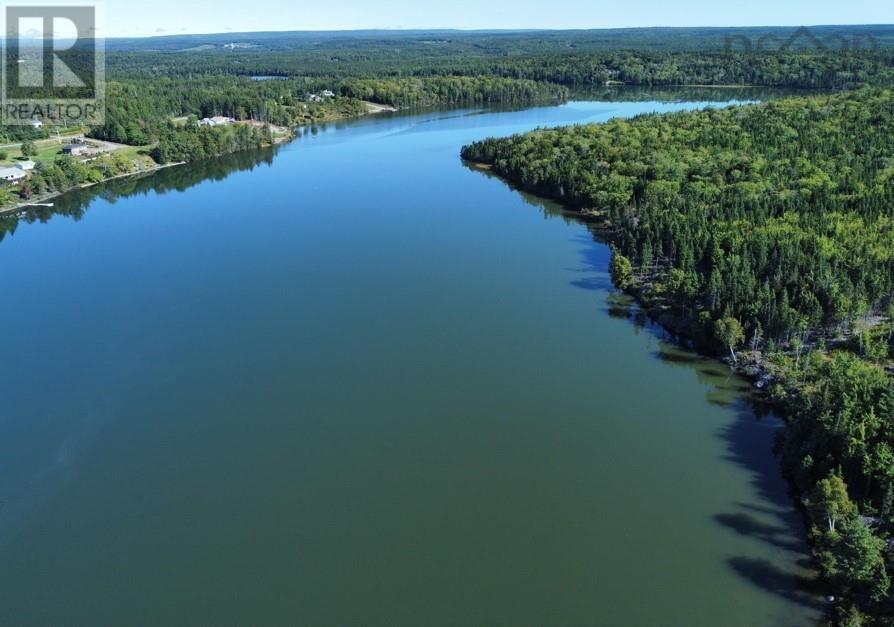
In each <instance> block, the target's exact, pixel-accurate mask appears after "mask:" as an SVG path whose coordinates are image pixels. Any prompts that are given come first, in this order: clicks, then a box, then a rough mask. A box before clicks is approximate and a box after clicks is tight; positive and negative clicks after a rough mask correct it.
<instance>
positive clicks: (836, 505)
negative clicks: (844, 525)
mask: <svg viewBox="0 0 894 627" xmlns="http://www.w3.org/2000/svg"><path fill="white" fill-rule="evenodd" d="M808 509H809V511H810V514H811V516H812V518H813V521H814V523H817V524H825V525H826V528H827V529H826V530H827V531H828V532H830V533H832V532H835V531H836V529H837V526H838V521H839V520H848V519H850V518H851V517H852V516H853V515H854V514H855V513H856V511H857V508H856V507H855V506H854V504H853V502H851V499H850V497H849V496H848V494H847V485H845V483H844V479H842V478H841V476H840V475H838V474H836V473H832V474H830V475H829V476H828V477H826V478H825V479H823V480H821V481H819V482H818V483H817V484H816V486H815V487H814V488H813V491H812V492H811V493H810V495H809V497H808Z"/></svg>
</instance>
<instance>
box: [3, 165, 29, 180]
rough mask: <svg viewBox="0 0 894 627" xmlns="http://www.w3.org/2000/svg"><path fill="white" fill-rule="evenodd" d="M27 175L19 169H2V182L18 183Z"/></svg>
mask: <svg viewBox="0 0 894 627" xmlns="http://www.w3.org/2000/svg"><path fill="white" fill-rule="evenodd" d="M26 176H27V175H26V174H25V172H23V171H22V170H20V169H18V168H0V180H3V181H6V182H7V183H18V182H19V181H21V180H22V179H23V178H25V177H26Z"/></svg>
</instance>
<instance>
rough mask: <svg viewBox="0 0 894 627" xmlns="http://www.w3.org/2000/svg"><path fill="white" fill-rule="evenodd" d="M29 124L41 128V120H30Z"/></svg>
mask: <svg viewBox="0 0 894 627" xmlns="http://www.w3.org/2000/svg"><path fill="white" fill-rule="evenodd" d="M31 126H33V127H34V128H43V120H31Z"/></svg>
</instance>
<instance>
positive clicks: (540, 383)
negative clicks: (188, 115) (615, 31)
mask: <svg viewBox="0 0 894 627" xmlns="http://www.w3.org/2000/svg"><path fill="white" fill-rule="evenodd" d="M691 106H696V105H694V104H688V105H681V104H661V103H656V102H638V103H598V102H577V103H571V104H568V105H565V106H561V107H543V108H535V109H530V110H526V111H516V112H481V111H461V112H452V113H449V114H444V113H436V112H429V113H426V114H423V115H417V116H405V117H392V118H379V119H367V120H363V121H360V122H356V123H349V124H343V125H338V126H330V127H329V128H326V129H317V130H316V131H315V132H310V131H308V132H307V133H305V135H304V136H302V137H301V138H299V139H298V140H297V141H295V142H294V143H292V144H291V145H289V146H286V147H284V148H283V149H281V150H279V151H278V152H277V153H276V154H275V157H274V154H273V151H266V152H259V153H247V154H243V155H239V156H235V157H231V158H228V159H223V160H219V161H215V162H208V163H204V164H194V165H190V166H187V167H184V168H176V169H171V170H169V171H166V172H163V173H160V174H158V175H155V176H153V177H149V178H145V179H141V180H137V181H124V182H119V183H116V184H113V185H110V186H109V187H106V188H104V190H102V193H101V194H100V195H96V194H95V192H91V193H90V194H92V195H89V194H84V193H81V194H75V195H70V196H67V197H65V198H64V199H62V200H61V201H59V202H58V203H57V208H56V210H57V211H62V212H64V213H67V214H69V215H55V216H51V215H49V214H46V213H44V214H38V215H37V216H36V217H37V218H40V219H38V220H35V221H33V222H32V223H28V222H26V221H22V222H20V223H19V224H18V226H17V228H16V230H15V233H14V234H13V235H7V237H6V238H5V239H4V241H3V242H2V243H0V267H2V268H3V273H2V276H0V293H2V295H3V296H2V298H3V302H4V304H5V312H6V324H5V329H4V331H3V332H2V333H0V354H2V368H3V372H2V375H3V376H2V377H0V397H2V399H3V400H2V407H3V409H2V413H0V590H2V594H0V623H3V624H21V625H26V624H34V625H68V624H71V625H87V624H92V625H99V624H108V625H112V624H115V625H124V624H153V625H162V624H179V625H184V624H241V625H248V624H252V625H262V624H302V625H371V626H374V625H489V626H494V625H507V626H509V625H511V626H519V625H531V626H545V625H561V626H566V625H612V626H624V625H672V626H681V625H686V626H698V625H705V626H716V625H743V626H744V625H748V626H753V625H785V626H791V625H809V624H811V623H812V621H813V620H814V619H815V617H816V616H817V609H816V607H815V605H814V601H813V597H811V596H810V595H809V594H808V593H807V592H806V591H804V589H803V584H802V581H801V579H802V578H803V577H805V576H806V573H805V572H804V571H802V569H801V565H802V564H803V563H804V560H805V554H804V552H803V545H802V538H801V534H802V533H803V530H802V529H801V527H800V525H799V522H798V517H797V515H796V514H795V513H794V511H793V510H792V507H791V504H790V501H789V500H788V499H787V497H786V495H785V487H784V485H783V483H782V482H781V480H780V479H779V476H778V470H777V466H776V463H775V461H774V460H773V458H772V456H771V453H770V449H771V440H772V437H773V434H774V433H775V431H776V430H777V429H778V423H777V422H776V420H775V419H773V418H772V417H764V418H762V419H759V418H757V417H756V416H755V414H754V413H753V411H752V410H751V409H750V407H749V405H748V404H747V402H746V400H745V397H744V392H745V391H747V386H745V385H744V384H743V383H742V382H741V381H740V380H738V379H736V378H735V377H731V376H730V375H729V372H728V370H727V369H726V368H725V367H724V366H723V365H722V364H718V363H716V362H712V361H709V360H702V359H699V358H696V357H694V356H693V355H691V354H689V353H686V352H683V351H679V350H676V349H674V348H672V347H670V346H669V345H668V344H666V343H664V342H663V341H662V340H661V338H660V335H659V334H658V333H657V332H656V331H655V330H654V329H652V328H650V327H648V326H643V325H640V324H637V323H636V321H635V320H634V321H631V320H630V319H629V317H628V315H627V314H628V313H629V308H628V307H627V305H626V304H625V303H624V302H620V301H619V300H618V297H616V296H613V295H612V293H611V289H610V284H609V279H608V277H607V274H606V266H607V261H608V253H607V249H606V247H605V246H603V245H601V244H599V243H597V242H596V241H594V238H593V236H592V234H591V233H590V232H589V230H588V228H587V227H586V226H585V225H583V224H580V223H578V222H576V221H575V220H573V219H570V218H568V217H565V216H563V215H562V214H561V212H559V211H558V210H557V208H556V207H554V206H551V205H548V204H545V203H542V202H539V201H536V200H534V199H531V198H528V197H525V196H523V195H521V194H519V193H517V192H515V191H513V190H511V189H510V188H509V187H507V186H506V185H505V184H504V183H502V182H501V181H499V180H496V179H494V178H491V177H488V176H486V175H484V174H482V173H480V172H477V171H475V170H472V169H470V168H467V167H465V166H464V165H463V164H462V163H461V162H460V160H459V158H458V154H459V148H460V147H461V146H462V145H463V144H464V143H467V142H469V141H472V140H474V139H478V138H482V137H485V136H490V135H506V134H510V133H514V132H520V131H524V130H528V129H531V128H535V127H537V126H541V125H555V124H568V123H576V122H585V121H594V120H605V119H607V118H609V117H611V116H617V115H622V116H628V115H633V114H636V113H640V112H645V111H652V110H668V109H674V108H682V107H691Z"/></svg>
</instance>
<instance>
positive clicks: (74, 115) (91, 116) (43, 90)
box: [0, 5, 105, 126]
mask: <svg viewBox="0 0 894 627" xmlns="http://www.w3.org/2000/svg"><path fill="white" fill-rule="evenodd" d="M4 18H5V28H4V34H5V37H6V39H5V44H6V45H5V46H4V47H3V81H2V82H3V84H2V94H0V98H2V107H0V117H2V121H3V123H4V124H34V123H35V122H36V121H38V120H39V121H41V122H51V123H54V124H61V125H67V126H72V125H83V124H88V125H94V124H101V123H102V114H103V107H102V100H103V96H104V91H105V89H104V87H105V85H104V79H105V62H104V55H103V50H102V40H101V39H99V38H97V22H96V18H97V12H96V7H94V6H68V5H60V6H49V5H47V6H44V5H21V6H7V7H6V8H5V11H4Z"/></svg>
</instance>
